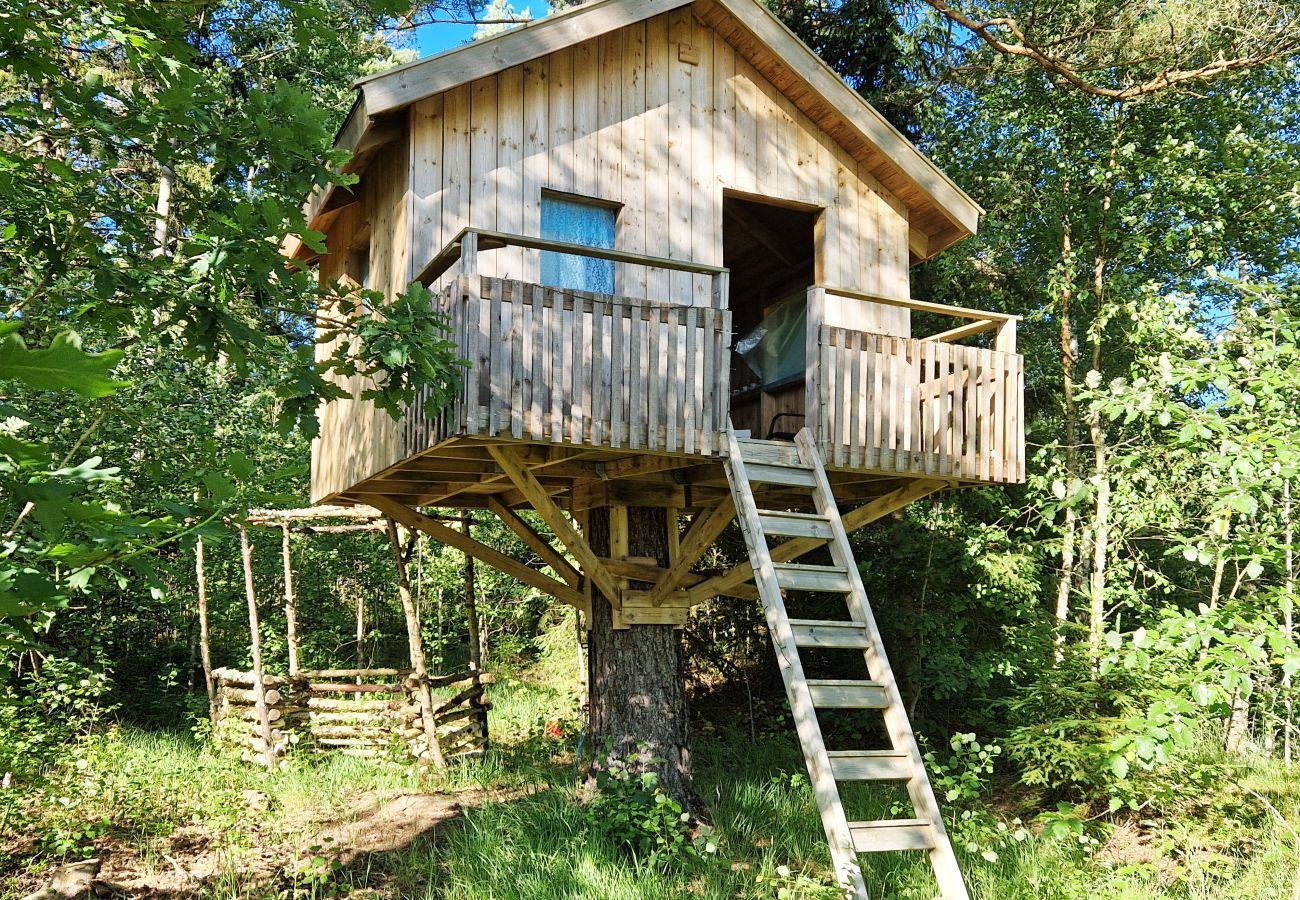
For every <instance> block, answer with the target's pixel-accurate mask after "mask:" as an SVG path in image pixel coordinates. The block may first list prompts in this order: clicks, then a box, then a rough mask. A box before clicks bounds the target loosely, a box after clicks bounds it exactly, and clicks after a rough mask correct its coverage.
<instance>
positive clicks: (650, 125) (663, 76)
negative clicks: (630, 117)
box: [644, 15, 685, 303]
mask: <svg viewBox="0 0 1300 900" xmlns="http://www.w3.org/2000/svg"><path fill="white" fill-rule="evenodd" d="M668 37H669V29H668V16H667V15H661V16H655V17H654V18H653V19H650V20H649V21H647V22H646V41H645V92H646V95H645V96H646V101H645V102H646V113H645V117H644V121H645V148H646V154H645V180H644V185H645V249H646V253H648V254H649V255H651V256H667V257H671V256H672V255H673V254H672V250H673V245H672V231H673V228H672V223H671V219H670V215H671V209H670V203H669V195H670V194H671V186H672V185H671V182H672V171H671V168H672V154H671V152H670V144H671V140H672V137H671V134H672V133H671V127H672V124H673V121H672V120H673V116H672V115H671V111H670V54H669V47H668V43H669V42H668ZM677 118H678V119H679V120H680V119H681V117H680V116H678V117H677ZM681 124H685V123H681ZM677 155H678V156H680V155H681V154H680V151H678V154H677ZM651 173H654V176H653V177H651ZM671 290H672V281H671V279H670V277H669V273H668V272H666V271H664V270H663V269H650V270H649V271H648V272H647V273H646V291H647V297H648V298H649V299H651V300H657V301H659V302H661V303H662V302H665V301H667V300H668V298H669V297H671V296H672V294H671Z"/></svg>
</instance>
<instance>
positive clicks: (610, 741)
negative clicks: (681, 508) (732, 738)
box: [587, 507, 701, 811]
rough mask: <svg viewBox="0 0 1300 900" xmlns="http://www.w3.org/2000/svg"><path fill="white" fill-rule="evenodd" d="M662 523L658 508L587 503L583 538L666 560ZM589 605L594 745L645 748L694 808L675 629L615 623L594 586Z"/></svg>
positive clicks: (628, 751) (676, 794) (617, 552)
mask: <svg viewBox="0 0 1300 900" xmlns="http://www.w3.org/2000/svg"><path fill="white" fill-rule="evenodd" d="M624 522H626V526H624V524H623V523H624ZM668 527H669V523H668V516H667V512H666V511H665V510H663V509H644V508H637V507H634V508H614V509H610V508H601V509H593V510H591V512H590V513H589V518H588V523H587V540H588V542H589V543H590V544H591V547H592V549H593V550H594V551H595V552H596V554H597V555H599V556H607V557H614V558H619V557H621V556H644V557H651V558H653V559H656V560H658V562H659V565H660V566H667V565H668V564H669V560H668ZM632 586H633V587H638V585H637V584H636V583H633V585H632ZM642 587H645V588H648V587H649V585H643V586H642ZM591 607H592V608H591V622H590V629H589V632H588V637H587V654H588V677H587V683H588V690H589V691H590V698H591V701H590V702H591V739H592V747H593V748H594V752H596V753H598V754H601V753H605V752H607V750H608V751H609V752H612V753H613V754H614V755H615V756H618V757H622V758H629V757H632V756H634V755H635V754H636V753H637V751H638V750H639V749H640V748H645V749H646V750H647V751H648V752H649V754H650V755H651V756H652V757H653V758H654V759H656V760H660V762H657V763H654V764H652V765H651V766H650V767H649V768H651V769H653V771H655V772H656V773H657V774H658V775H659V782H660V784H661V785H662V787H663V789H664V791H665V792H666V793H667V794H669V795H670V796H672V797H673V798H674V799H676V800H677V801H678V802H679V803H681V804H682V806H683V808H685V809H688V810H692V811H694V810H698V809H699V808H700V805H701V804H700V801H699V797H698V796H697V795H696V793H695V786H694V782H693V780H692V778H691V757H690V749H689V747H688V728H687V712H686V679H685V668H684V653H683V648H682V642H681V636H680V635H679V633H678V631H677V630H676V629H675V628H673V627H672V626H670V625H637V626H635V627H632V628H628V629H625V630H618V631H616V630H615V629H614V623H613V609H612V608H611V607H610V605H609V604H608V603H607V602H606V601H605V600H604V599H603V598H602V597H601V596H600V595H599V594H598V593H596V594H593V597H592V604H591Z"/></svg>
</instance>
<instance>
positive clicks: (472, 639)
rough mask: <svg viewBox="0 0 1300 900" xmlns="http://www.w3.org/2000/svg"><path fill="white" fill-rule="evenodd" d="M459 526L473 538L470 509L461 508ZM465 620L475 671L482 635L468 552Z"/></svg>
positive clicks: (480, 660) (478, 666)
mask: <svg viewBox="0 0 1300 900" xmlns="http://www.w3.org/2000/svg"><path fill="white" fill-rule="evenodd" d="M461 516H462V517H463V518H462V519H461V527H462V528H463V529H464V530H465V537H466V538H468V539H470V540H473V539H474V536H473V534H472V533H471V532H470V526H469V523H470V522H471V521H472V519H471V518H470V511H469V510H468V509H463V510H461ZM465 622H466V624H467V625H468V627H469V667H470V668H471V669H473V670H474V671H475V672H477V671H479V670H480V669H482V668H483V636H482V634H481V633H480V632H479V627H478V595H477V593H476V587H475V579H474V557H473V556H472V555H470V554H469V553H466V554H465Z"/></svg>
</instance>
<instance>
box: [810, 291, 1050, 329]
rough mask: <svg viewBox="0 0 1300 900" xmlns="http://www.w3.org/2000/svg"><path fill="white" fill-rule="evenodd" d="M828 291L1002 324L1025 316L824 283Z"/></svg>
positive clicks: (850, 297) (957, 317) (916, 310)
mask: <svg viewBox="0 0 1300 900" xmlns="http://www.w3.org/2000/svg"><path fill="white" fill-rule="evenodd" d="M822 287H824V288H825V290H826V293H828V294H833V295H835V296H836V297H848V298H849V299H850V300H865V301H867V302H868V303H879V304H881V305H883V306H899V307H902V308H903V309H910V310H913V311H915V312H928V313H934V314H935V315H936V316H951V317H952V318H954V319H989V320H991V321H993V322H996V323H997V324H998V325H1001V324H1002V323H1003V322H1005V321H1007V320H1008V319H1010V320H1013V321H1017V322H1018V321H1020V320H1021V319H1023V318H1024V316H1018V315H1016V314H1014V313H1002V312H994V311H992V310H988V309H969V308H967V307H965V306H947V305H945V304H943V303H930V302H929V301H926V300H909V299H907V298H906V297H886V296H884V295H882V294H869V293H867V292H866V291H855V290H851V289H850V288H842V287H835V286H833V285H829V284H828V285H822Z"/></svg>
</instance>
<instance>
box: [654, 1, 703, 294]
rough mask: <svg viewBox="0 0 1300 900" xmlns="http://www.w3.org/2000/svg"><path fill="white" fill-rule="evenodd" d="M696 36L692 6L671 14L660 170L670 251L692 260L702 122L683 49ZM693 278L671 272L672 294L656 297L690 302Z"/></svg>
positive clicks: (669, 278)
mask: <svg viewBox="0 0 1300 900" xmlns="http://www.w3.org/2000/svg"><path fill="white" fill-rule="evenodd" d="M692 39H693V30H692V27H691V11H690V7H686V6H684V7H680V8H678V9H675V10H673V11H672V12H670V13H668V46H667V48H666V57H667V72H668V131H667V136H668V166H667V168H666V169H662V170H660V174H661V175H662V174H666V175H667V179H666V180H667V189H668V221H667V228H666V230H667V232H668V252H667V253H666V254H665V255H666V256H668V257H669V258H670V259H690V258H691V256H692V253H693V248H694V239H695V235H694V234H693V233H692V231H691V223H692V218H691V217H692V215H693V212H694V207H695V186H694V184H693V183H692V180H691V162H692V160H691V146H692V144H693V143H694V140H695V129H696V128H697V127H698V126H699V122H698V121H697V120H696V119H695V117H694V115H693V112H692V107H691V90H692V81H693V79H692V75H693V74H694V69H695V67H694V66H692V65H691V64H690V63H687V62H684V61H682V60H681V59H680V54H679V50H680V48H681V47H682V46H683V45H685V46H686V47H689V46H690V45H691V41H692ZM692 280H693V279H692V277H691V275H690V274H689V273H687V272H677V271H670V272H669V273H668V293H667V294H661V295H659V296H658V297H657V298H656V299H659V300H661V301H669V302H672V303H690V302H692V299H691V282H692Z"/></svg>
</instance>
